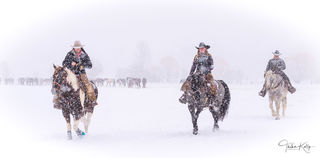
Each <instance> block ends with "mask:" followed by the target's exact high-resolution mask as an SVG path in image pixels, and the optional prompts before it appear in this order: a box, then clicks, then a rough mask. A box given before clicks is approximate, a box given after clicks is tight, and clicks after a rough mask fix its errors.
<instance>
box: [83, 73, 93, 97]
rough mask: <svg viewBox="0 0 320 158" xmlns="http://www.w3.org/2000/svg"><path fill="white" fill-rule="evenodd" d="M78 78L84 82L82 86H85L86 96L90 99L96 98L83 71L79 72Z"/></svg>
mask: <svg viewBox="0 0 320 158" xmlns="http://www.w3.org/2000/svg"><path fill="white" fill-rule="evenodd" d="M80 78H81V81H82V83H83V84H84V87H85V88H86V91H85V92H86V94H87V95H88V98H89V100H90V101H95V100H96V94H95V93H94V89H93V86H92V84H91V83H90V81H89V80H88V77H87V75H86V74H85V73H83V74H80Z"/></svg>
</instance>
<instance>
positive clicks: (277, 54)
mask: <svg viewBox="0 0 320 158" xmlns="http://www.w3.org/2000/svg"><path fill="white" fill-rule="evenodd" d="M272 54H273V55H276V56H279V55H282V54H281V53H280V52H279V50H276V51H274V52H272Z"/></svg>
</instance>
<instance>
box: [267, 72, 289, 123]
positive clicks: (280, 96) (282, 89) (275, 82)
mask: <svg viewBox="0 0 320 158" xmlns="http://www.w3.org/2000/svg"><path fill="white" fill-rule="evenodd" d="M265 84H266V89H267V92H268V94H269V106H270V109H271V112H272V116H273V117H275V119H276V120H279V119H280V114H279V111H280V104H281V103H282V108H283V109H282V116H283V117H284V116H285V111H286V108H287V94H288V87H287V86H286V84H285V82H284V80H283V78H282V77H281V76H280V75H279V74H275V73H273V72H272V71H271V70H269V71H267V72H266V73H265ZM273 102H274V103H275V105H276V111H274V109H273Z"/></svg>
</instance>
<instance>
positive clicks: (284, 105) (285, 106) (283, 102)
mask: <svg viewBox="0 0 320 158" xmlns="http://www.w3.org/2000/svg"><path fill="white" fill-rule="evenodd" d="M286 110H287V97H284V98H283V99H282V116H283V117H285V116H286Z"/></svg>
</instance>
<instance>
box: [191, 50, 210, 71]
mask: <svg viewBox="0 0 320 158" xmlns="http://www.w3.org/2000/svg"><path fill="white" fill-rule="evenodd" d="M211 70H213V59H212V56H211V55H210V54H209V53H204V54H200V53H199V54H198V55H196V56H195V58H194V60H193V64H192V67H191V70H190V73H189V75H192V74H193V73H194V72H195V71H196V72H197V73H200V74H208V73H211Z"/></svg>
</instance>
